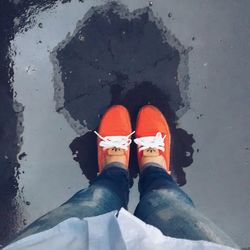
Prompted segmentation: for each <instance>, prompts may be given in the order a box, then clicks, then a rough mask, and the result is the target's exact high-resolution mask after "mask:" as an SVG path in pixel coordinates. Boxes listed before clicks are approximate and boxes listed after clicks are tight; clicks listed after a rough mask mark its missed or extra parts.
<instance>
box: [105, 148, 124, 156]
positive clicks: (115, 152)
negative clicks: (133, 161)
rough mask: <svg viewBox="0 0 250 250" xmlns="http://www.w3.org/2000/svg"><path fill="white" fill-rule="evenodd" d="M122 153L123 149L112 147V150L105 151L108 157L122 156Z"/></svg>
mask: <svg viewBox="0 0 250 250" xmlns="http://www.w3.org/2000/svg"><path fill="white" fill-rule="evenodd" d="M124 151H125V150H124V149H121V148H116V147H113V148H109V149H107V154H108V155H124Z"/></svg>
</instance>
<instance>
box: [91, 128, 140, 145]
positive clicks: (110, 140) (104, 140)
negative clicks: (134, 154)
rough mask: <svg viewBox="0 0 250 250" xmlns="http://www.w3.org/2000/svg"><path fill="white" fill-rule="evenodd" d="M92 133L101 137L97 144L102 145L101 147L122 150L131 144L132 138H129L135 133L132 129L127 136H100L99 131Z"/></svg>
mask: <svg viewBox="0 0 250 250" xmlns="http://www.w3.org/2000/svg"><path fill="white" fill-rule="evenodd" d="M94 133H95V134H96V135H97V136H98V137H99V138H100V139H101V141H100V143H99V145H100V147H103V149H104V150H105V149H109V148H121V149H124V150H128V146H129V145H130V144H131V142H132V140H131V139H130V138H129V137H130V136H131V135H132V134H134V133H135V131H133V132H132V133H131V134H129V135H127V136H105V137H102V136H101V135H100V134H99V133H97V132H96V131H94Z"/></svg>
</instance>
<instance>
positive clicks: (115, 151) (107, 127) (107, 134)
mask: <svg viewBox="0 0 250 250" xmlns="http://www.w3.org/2000/svg"><path fill="white" fill-rule="evenodd" d="M94 132H95V133H96V135H97V151H98V167H99V168H98V169H99V172H101V171H102V170H103V168H104V166H105V165H106V160H107V158H108V157H112V156H114V157H116V156H118V157H119V156H125V157H126V164H125V167H126V168H127V167H128V162H129V155H130V144H131V142H132V140H131V139H130V136H131V135H132V134H133V133H134V132H132V128H131V123H130V116H129V113H128V110H127V109H126V108H125V107H124V106H122V105H114V106H111V107H110V108H109V109H108V110H107V111H106V113H105V114H104V115H103V117H102V119H101V122H100V125H99V131H98V133H97V132H96V131H94Z"/></svg>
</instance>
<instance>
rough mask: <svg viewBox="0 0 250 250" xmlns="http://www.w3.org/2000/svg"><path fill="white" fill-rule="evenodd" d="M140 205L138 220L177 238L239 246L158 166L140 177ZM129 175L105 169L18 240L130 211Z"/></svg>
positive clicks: (119, 167) (112, 167)
mask: <svg viewBox="0 0 250 250" xmlns="http://www.w3.org/2000/svg"><path fill="white" fill-rule="evenodd" d="M139 191H140V202H139V204H138V206H137V208H136V210H135V216H137V217H138V218H140V219H141V220H143V221H144V222H146V223H148V224H151V225H153V226H155V227H157V228H159V229H160V230H161V231H162V233H163V234H165V235H167V236H171V237H175V238H183V239H191V240H207V241H212V242H216V243H219V244H223V245H228V246H232V247H237V245H236V244H235V243H234V242H233V241H232V240H231V239H230V238H229V236H227V235H226V234H225V233H224V232H222V231H221V230H220V229H219V228H218V227H217V226H216V225H214V223H212V222H211V221H210V220H208V219H207V218H205V217H204V216H203V215H201V214H200V213H199V212H198V211H197V210H196V209H195V207H194V205H193V202H192V200H191V199H190V197H189V196H188V195H187V194H186V193H185V192H183V191H182V190H181V189H180V188H179V186H178V185H177V184H176V183H175V181H174V180H173V179H172V177H171V176H170V175H168V174H167V173H166V171H165V170H163V169H162V168H160V166H159V165H157V164H154V165H147V166H146V167H145V168H144V170H143V171H142V173H141V175H140V181H139ZM128 195H129V184H128V171H127V170H125V169H124V168H122V165H120V164H119V163H113V164H110V165H109V166H106V167H105V169H104V170H103V172H102V173H101V174H100V175H99V176H98V177H97V178H96V180H95V181H94V182H93V183H92V184H91V185H90V186H89V188H87V189H83V190H81V191H79V192H78V193H76V194H75V195H74V196H73V197H72V198H71V199H69V200H68V201H67V202H65V203H64V204H63V205H61V206H60V207H58V208H56V209H54V210H53V211H51V212H49V213H48V214H46V215H44V216H42V217H41V218H39V219H38V220H36V221H35V222H34V223H32V224H31V225H30V226H28V227H27V228H26V229H25V230H24V231H23V232H21V234H20V235H19V237H18V238H17V239H16V240H18V239H21V238H24V237H26V236H28V235H31V234H34V233H38V232H41V231H44V230H47V229H49V228H52V227H54V226H55V225H57V224H58V223H60V222H62V221H64V220H65V219H67V218H70V217H78V218H84V217H90V216H97V215H100V214H104V213H107V212H110V211H112V210H119V209H120V208H121V207H124V208H127V204H128Z"/></svg>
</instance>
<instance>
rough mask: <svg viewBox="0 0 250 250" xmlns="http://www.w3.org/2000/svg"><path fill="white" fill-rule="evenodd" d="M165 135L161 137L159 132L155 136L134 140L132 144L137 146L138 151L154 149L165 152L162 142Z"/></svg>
mask: <svg viewBox="0 0 250 250" xmlns="http://www.w3.org/2000/svg"><path fill="white" fill-rule="evenodd" d="M165 138H166V135H164V136H162V134H161V133H160V132H158V133H156V135H155V136H145V137H140V138H136V139H134V142H135V143H136V144H137V145H138V146H139V151H142V150H145V149H148V148H155V149H158V150H161V151H163V152H164V151H165V144H164V140H165Z"/></svg>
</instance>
